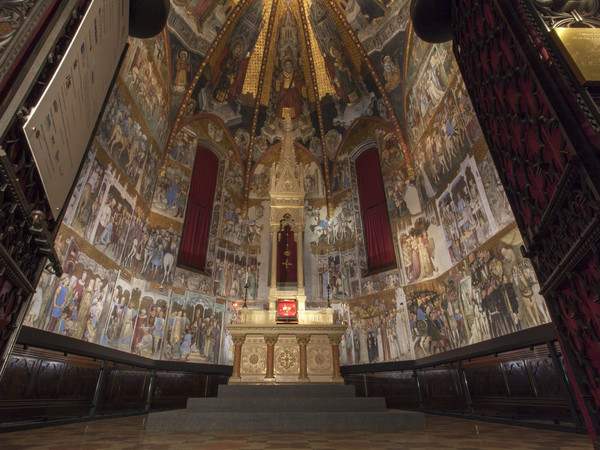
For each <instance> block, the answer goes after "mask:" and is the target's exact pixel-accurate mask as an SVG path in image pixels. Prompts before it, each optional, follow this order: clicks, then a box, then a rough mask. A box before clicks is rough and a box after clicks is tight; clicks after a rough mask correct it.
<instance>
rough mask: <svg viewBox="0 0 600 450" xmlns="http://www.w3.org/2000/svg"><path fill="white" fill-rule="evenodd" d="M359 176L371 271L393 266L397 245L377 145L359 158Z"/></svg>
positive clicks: (357, 173) (357, 163)
mask: <svg viewBox="0 0 600 450" xmlns="http://www.w3.org/2000/svg"><path fill="white" fill-rule="evenodd" d="M356 175H357V178H358V195H359V198H360V209H361V213H362V217H363V225H364V233H365V245H366V247H367V258H368V265H369V270H375V269H379V268H381V267H385V266H389V265H392V264H393V263H394V246H393V244H392V234H391V232H390V219H389V217H388V212H387V205H386V200H385V191H384V188H383V177H382V175H381V165H380V163H379V153H378V152H377V149H376V148H371V149H369V150H366V151H364V152H363V153H362V154H361V155H360V156H359V157H358V158H356Z"/></svg>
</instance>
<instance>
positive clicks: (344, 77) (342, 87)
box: [326, 44, 363, 106]
mask: <svg viewBox="0 0 600 450" xmlns="http://www.w3.org/2000/svg"><path fill="white" fill-rule="evenodd" d="M329 54H330V55H331V56H329V57H327V59H326V63H327V71H328V73H329V78H330V79H331V82H332V83H333V87H334V88H335V92H336V94H337V96H338V97H339V98H340V99H342V100H344V101H346V102H347V103H348V105H350V106H352V105H355V104H357V103H358V102H359V101H360V100H361V99H362V97H363V93H362V91H361V89H360V78H359V74H358V72H357V71H356V68H355V67H354V64H352V61H351V60H350V58H349V57H348V55H347V54H345V53H344V52H343V50H342V49H341V48H340V47H339V46H337V45H336V44H334V45H332V46H331V47H330V49H329Z"/></svg>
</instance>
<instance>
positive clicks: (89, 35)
mask: <svg viewBox="0 0 600 450" xmlns="http://www.w3.org/2000/svg"><path fill="white" fill-rule="evenodd" d="M128 31H129V0H92V2H91V4H90V6H89V8H88V10H87V12H86V14H85V16H84V18H83V20H82V22H81V25H80V26H79V29H78V30H77V33H76V34H75V36H74V37H73V40H72V41H71V44H70V45H69V48H68V49H67V52H66V54H65V55H64V57H63V59H62V61H61V62H60V65H59V66H58V69H57V71H56V73H55V74H54V76H53V77H52V80H51V81H50V83H49V85H48V88H47V89H46V91H45V92H44V94H43V95H42V98H41V99H40V101H39V103H38V104H37V106H36V107H35V108H34V110H33V111H32V113H31V115H30V116H29V119H28V120H27V123H26V124H25V126H24V131H25V136H26V138H27V142H28V143H29V146H30V148H31V151H32V153H33V157H34V159H35V163H36V165H37V167H38V171H39V172H40V176H41V178H42V183H43V184H44V189H45V190H46V196H47V197H48V202H49V203H50V207H51V208H52V214H53V215H54V217H55V218H56V217H58V215H59V213H60V210H61V209H62V207H63V205H64V204H65V201H66V200H67V196H68V195H69V191H70V190H71V185H72V184H73V182H74V181H75V177H76V176H77V171H78V170H79V165H80V164H81V161H82V159H83V156H84V154H85V151H86V149H87V145H88V143H89V140H90V138H91V136H92V133H93V131H94V126H95V124H96V121H97V119H98V116H99V114H100V112H101V109H102V105H103V103H104V99H105V98H106V94H107V93H108V89H109V88H110V84H111V81H112V79H113V77H114V74H115V71H116V70H117V66H118V64H119V59H120V57H121V54H122V52H123V48H124V47H125V44H126V42H127V34H128Z"/></svg>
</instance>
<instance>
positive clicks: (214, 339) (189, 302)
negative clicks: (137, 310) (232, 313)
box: [164, 293, 225, 364]
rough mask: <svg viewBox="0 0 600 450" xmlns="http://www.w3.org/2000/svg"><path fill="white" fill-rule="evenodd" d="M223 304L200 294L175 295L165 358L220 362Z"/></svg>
mask: <svg viewBox="0 0 600 450" xmlns="http://www.w3.org/2000/svg"><path fill="white" fill-rule="evenodd" d="M224 311H225V304H224V301H223V302H222V303H221V301H219V300H218V299H217V298H215V297H209V296H205V295H201V294H191V293H187V294H186V295H184V296H183V295H178V294H174V295H173V299H172V305H171V310H170V313H169V315H168V318H167V335H166V336H167V339H166V342H165V349H164V359H168V360H174V361H196V362H207V363H212V364H217V363H219V358H220V354H221V341H222V339H223V319H224V317H223V316H224Z"/></svg>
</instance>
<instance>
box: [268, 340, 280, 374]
mask: <svg viewBox="0 0 600 450" xmlns="http://www.w3.org/2000/svg"><path fill="white" fill-rule="evenodd" d="M277 338H278V336H277V335H269V336H265V344H267V373H266V375H265V380H274V379H275V376H274V375H273V365H274V362H275V344H276V343H277Z"/></svg>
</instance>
